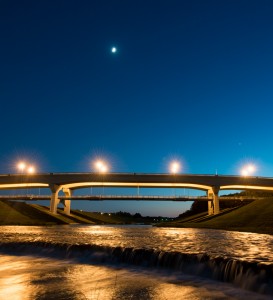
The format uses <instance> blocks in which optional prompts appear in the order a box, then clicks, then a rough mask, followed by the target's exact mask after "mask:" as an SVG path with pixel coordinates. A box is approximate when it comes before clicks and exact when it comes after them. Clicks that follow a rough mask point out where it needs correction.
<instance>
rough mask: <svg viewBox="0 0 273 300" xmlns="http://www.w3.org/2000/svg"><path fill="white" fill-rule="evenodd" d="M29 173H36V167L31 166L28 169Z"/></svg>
mask: <svg viewBox="0 0 273 300" xmlns="http://www.w3.org/2000/svg"><path fill="white" fill-rule="evenodd" d="M27 172H28V174H34V173H35V168H34V167H33V166H29V167H28V169H27Z"/></svg>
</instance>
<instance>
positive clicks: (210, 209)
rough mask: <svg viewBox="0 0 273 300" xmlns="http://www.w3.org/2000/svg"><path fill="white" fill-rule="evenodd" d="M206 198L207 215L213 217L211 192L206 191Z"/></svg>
mask: <svg viewBox="0 0 273 300" xmlns="http://www.w3.org/2000/svg"><path fill="white" fill-rule="evenodd" d="M207 197H208V199H209V200H208V215H209V216H210V215H213V201H212V200H213V191H212V190H208V191H207Z"/></svg>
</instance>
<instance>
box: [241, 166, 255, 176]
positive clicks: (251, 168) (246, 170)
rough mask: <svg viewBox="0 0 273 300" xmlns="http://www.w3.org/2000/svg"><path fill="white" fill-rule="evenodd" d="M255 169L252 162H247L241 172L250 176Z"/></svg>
mask: <svg viewBox="0 0 273 300" xmlns="http://www.w3.org/2000/svg"><path fill="white" fill-rule="evenodd" d="M255 171H256V167H255V166H254V165H253V164H248V165H247V166H245V167H243V169H242V170H241V174H242V175H243V176H250V175H252V174H253V173H254V172H255Z"/></svg>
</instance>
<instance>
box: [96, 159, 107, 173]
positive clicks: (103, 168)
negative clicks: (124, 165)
mask: <svg viewBox="0 0 273 300" xmlns="http://www.w3.org/2000/svg"><path fill="white" fill-rule="evenodd" d="M95 168H96V170H97V171H98V172H100V173H106V172H107V171H108V166H107V164H106V163H105V162H104V161H103V160H98V161H96V162H95Z"/></svg>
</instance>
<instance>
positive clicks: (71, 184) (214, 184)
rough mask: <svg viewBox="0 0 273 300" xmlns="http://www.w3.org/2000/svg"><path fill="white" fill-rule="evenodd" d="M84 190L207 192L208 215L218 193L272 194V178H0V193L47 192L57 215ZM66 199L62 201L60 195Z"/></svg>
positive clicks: (215, 210) (105, 175) (117, 175)
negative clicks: (180, 190) (95, 188)
mask: <svg viewBox="0 0 273 300" xmlns="http://www.w3.org/2000/svg"><path fill="white" fill-rule="evenodd" d="M86 187H141V188H145V187H146V188H190V189H197V190H203V191H206V192H207V201H208V214H218V213H219V191H220V190H251V189H252V190H263V191H273V178H267V177H248V176H245V177H244V176H218V175H191V174H139V173H48V174H7V175H0V189H24V188H49V189H50V190H51V198H50V211H51V213H53V214H56V213H57V206H58V204H59V203H60V202H62V203H63V205H64V212H65V213H66V214H68V215H69V214H70V202H71V200H70V199H71V196H72V193H73V191H74V190H76V189H81V188H86ZM60 191H62V192H63V193H64V195H65V198H64V199H61V197H60V195H59V192H60Z"/></svg>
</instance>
